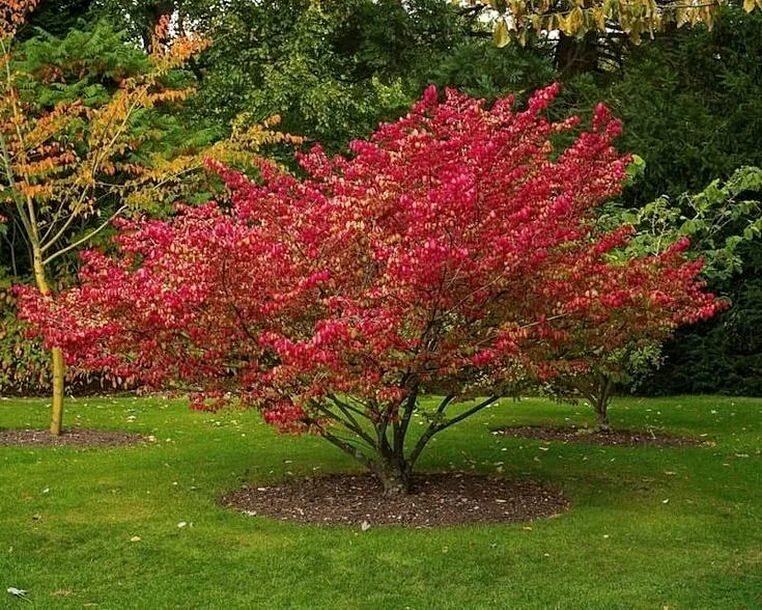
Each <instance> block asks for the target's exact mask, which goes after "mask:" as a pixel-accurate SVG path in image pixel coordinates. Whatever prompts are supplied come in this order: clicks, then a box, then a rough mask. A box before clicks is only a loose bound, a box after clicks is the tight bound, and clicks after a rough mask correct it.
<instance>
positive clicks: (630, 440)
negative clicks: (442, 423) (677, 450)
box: [494, 426, 712, 447]
mask: <svg viewBox="0 0 762 610" xmlns="http://www.w3.org/2000/svg"><path fill="white" fill-rule="evenodd" d="M494 434H498V435H502V436H513V437H516V438H531V439H535V440H539V441H561V442H563V443H569V442H572V443H589V444H591V445H602V446H605V447H644V446H645V447H699V446H702V445H711V444H712V442H711V441H710V440H708V439H706V438H695V437H690V436H675V435H672V434H666V433H664V432H658V431H652V430H642V431H640V430H616V429H614V430H610V431H608V432H600V431H597V430H592V429H590V428H576V427H573V426H564V427H554V426H507V427H505V428H498V429H497V430H495V431H494Z"/></svg>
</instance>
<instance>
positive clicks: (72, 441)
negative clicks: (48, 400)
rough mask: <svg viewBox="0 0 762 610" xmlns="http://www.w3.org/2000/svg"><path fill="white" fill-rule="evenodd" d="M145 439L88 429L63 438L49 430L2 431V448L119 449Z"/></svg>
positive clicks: (72, 431) (73, 430) (75, 430)
mask: <svg viewBox="0 0 762 610" xmlns="http://www.w3.org/2000/svg"><path fill="white" fill-rule="evenodd" d="M144 440H145V438H144V437H143V436H142V435H140V434H135V433H133V432H110V431H108V430H91V429H87V428H69V429H66V430H64V431H63V432H61V436H51V434H50V433H49V432H48V431H47V430H35V429H25V430H18V429H15V430H13V429H11V430H0V447H2V446H6V447H11V446H13V447H21V446H33V447H118V446H122V445H134V444H137V443H140V442H142V441H144Z"/></svg>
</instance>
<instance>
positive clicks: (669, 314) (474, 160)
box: [22, 85, 719, 494]
mask: <svg viewBox="0 0 762 610" xmlns="http://www.w3.org/2000/svg"><path fill="white" fill-rule="evenodd" d="M556 93H557V86H555V85H553V86H550V87H548V88H546V89H543V90H541V91H538V92H537V93H535V94H534V95H533V96H532V98H531V99H530V101H529V103H528V106H527V108H526V109H525V110H522V111H517V110H514V108H513V100H512V99H511V98H506V99H503V100H500V101H498V102H497V103H496V104H494V105H493V106H492V107H491V108H488V107H487V106H485V104H484V102H483V101H480V100H474V99H471V98H469V97H467V96H465V95H462V94H460V93H457V92H455V91H448V92H447V94H446V99H445V100H444V101H443V102H441V103H440V102H438V98H437V92H436V91H435V90H434V89H433V88H432V89H429V90H427V91H426V93H425V94H424V96H423V98H422V100H421V101H420V102H419V103H418V104H416V105H415V107H414V108H413V109H412V111H411V112H410V114H408V115H407V116H405V117H404V118H402V119H400V120H399V121H397V122H395V123H392V124H386V125H382V126H380V127H379V129H378V130H377V131H376V132H375V134H374V135H373V136H372V138H371V139H370V140H369V141H357V142H354V143H352V145H351V150H352V155H351V156H349V157H336V158H328V157H327V156H326V155H325V154H324V153H323V152H322V151H321V150H320V148H316V149H314V150H313V151H312V152H310V153H309V154H306V155H303V156H301V158H300V161H301V164H302V167H303V170H304V172H305V173H306V174H307V177H306V178H298V177H295V176H293V175H289V174H287V173H285V172H284V171H283V170H281V169H279V168H277V167H276V166H274V165H269V164H262V167H261V173H262V180H261V182H260V183H254V182H251V181H250V180H248V179H246V178H245V177H244V176H243V175H241V174H239V173H236V172H232V171H229V170H227V169H225V168H224V167H221V166H217V167H216V170H217V171H218V172H219V173H220V175H221V176H222V177H223V179H224V180H225V181H226V183H227V186H228V188H229V191H230V201H229V202H228V203H227V204H224V205H223V204H211V205H206V206H203V207H199V208H185V209H181V210H179V213H178V214H177V216H176V217H175V218H173V219H172V220H169V221H156V220H154V221H143V222H126V221H121V222H120V232H119V235H118V237H117V239H116V246H117V248H118V254H116V255H107V254H104V253H101V252H98V251H90V252H87V253H86V254H85V256H84V266H83V268H82V272H81V280H82V285H81V287H79V288H76V289H74V290H70V291H68V292H65V293H62V294H59V295H57V296H56V297H55V299H53V298H52V297H49V296H47V297H46V296H42V297H41V296H40V295H39V294H38V293H35V292H32V291H29V292H27V293H26V294H24V295H22V296H23V298H22V301H23V312H24V316H25V318H26V319H27V320H28V321H30V322H31V323H32V324H34V325H35V326H36V327H37V328H38V329H39V331H40V332H42V333H44V335H45V338H46V340H47V342H48V344H50V345H56V346H60V347H61V348H62V349H63V350H64V352H65V354H66V355H67V359H68V360H69V361H71V362H72V363H76V364H77V365H78V366H80V367H86V368H89V369H93V368H96V369H106V370H107V371H109V372H110V373H111V374H113V375H118V376H121V377H132V378H134V379H135V380H137V381H139V382H140V383H142V384H144V385H145V386H147V387H149V388H178V389H184V390H189V391H191V392H192V393H193V396H194V404H195V405H196V406H197V407H200V408H217V407H219V406H221V405H223V404H228V403H230V402H236V403H238V404H240V405H242V406H253V407H257V408H259V409H260V410H261V411H262V413H263V415H264V418H265V420H266V421H268V422H270V423H272V424H274V425H277V426H278V427H279V428H281V429H282V430H286V431H290V432H312V433H315V434H317V435H319V436H322V437H323V438H324V439H326V440H327V441H328V442H330V443H332V444H333V445H335V446H336V447H338V448H339V449H341V450H342V451H344V452H346V453H347V454H349V455H351V456H352V457H354V458H355V459H357V460H358V461H359V462H361V463H362V464H363V465H364V466H365V467H367V468H368V469H369V470H371V471H372V472H373V473H375V474H376V475H377V476H378V478H379V479H380V481H381V482H382V483H383V485H384V488H385V490H386V492H387V493H390V494H391V493H399V492H406V491H407V490H409V489H410V485H411V476H412V471H413V468H414V466H415V464H416V463H417V462H418V459H419V457H420V455H421V452H422V451H423V450H424V448H425V447H426V446H427V443H428V442H429V441H430V440H431V438H432V437H433V436H434V435H436V434H437V433H439V432H441V431H443V430H446V429H448V428H450V427H451V426H453V425H455V424H457V423H459V422H461V421H463V420H464V419H466V418H468V417H470V416H472V415H474V414H476V413H478V412H479V411H481V410H482V409H485V408H487V407H488V406H489V405H491V404H493V403H496V402H497V401H498V400H499V398H500V397H502V396H505V395H506V394H509V393H511V392H512V391H513V390H514V388H516V387H517V384H520V383H522V382H525V381H527V380H530V381H533V382H537V381H548V380H550V379H553V378H554V377H556V376H557V375H560V374H568V373H569V372H571V371H584V370H586V369H587V368H588V367H589V365H590V363H591V362H594V360H595V357H596V354H597V353H598V352H599V351H600V350H613V349H617V348H619V347H621V346H622V345H623V344H624V343H625V342H626V341H627V340H628V333H627V332H619V331H618V330H617V331H614V332H609V331H608V329H610V328H613V326H612V325H615V324H617V321H619V320H626V321H627V323H628V324H638V325H640V326H644V327H649V326H652V327H658V328H660V329H666V330H667V331H671V330H672V329H673V328H675V327H676V326H677V325H679V324H681V323H685V322H691V321H693V320H697V319H700V318H705V317H708V316H711V315H712V314H713V313H714V311H715V310H716V309H717V308H718V306H719V304H718V302H717V301H716V300H715V298H714V297H713V296H712V295H709V294H706V293H704V292H702V285H701V283H700V282H699V281H698V280H697V279H696V277H697V273H698V271H699V267H698V265H697V264H696V263H692V262H687V261H685V260H684V259H683V258H682V256H681V254H680V250H681V248H682V247H683V246H682V245H678V246H675V247H673V248H671V249H670V250H669V251H667V252H665V253H663V254H661V255H658V256H649V257H643V258H633V259H628V260H626V261H615V260H613V259H611V258H610V257H609V256H608V254H609V253H610V252H611V251H612V250H614V249H616V248H618V247H619V246H621V245H622V244H624V243H625V242H626V240H627V236H628V233H629V230H628V229H627V228H622V229H619V230H617V231H615V232H613V233H607V234H599V233H598V232H597V230H596V228H595V226H596V223H595V212H596V207H597V206H598V205H599V204H601V203H602V202H603V201H605V200H606V199H608V198H610V197H611V196H613V195H616V194H617V193H619V191H620V189H621V188H622V184H623V182H624V180H625V177H626V171H625V170H626V167H627V165H628V163H629V158H628V157H626V156H621V155H619V154H617V152H616V151H615V149H614V148H613V147H612V140H613V138H615V137H616V136H617V134H618V133H619V131H620V124H619V123H618V122H617V121H616V120H613V119H612V118H611V117H610V116H609V113H608V112H607V110H606V109H605V108H604V107H599V108H598V110H597V111H596V113H595V117H594V120H593V124H592V128H591V129H590V130H589V131H587V132H584V133H582V134H581V135H579V136H578V137H577V138H576V141H574V143H573V144H571V145H570V146H568V147H567V148H565V149H564V150H554V145H553V142H554V141H555V140H558V138H557V137H556V136H557V135H558V134H562V133H564V132H569V131H570V130H572V129H573V128H574V127H575V126H576V125H577V123H578V121H577V119H576V118H570V119H567V120H565V121H563V122H560V123H556V122H551V121H549V120H548V119H547V118H545V116H544V111H545V109H546V107H547V106H548V104H550V102H551V101H552V100H553V98H554V96H555V95H556ZM432 388H437V389H438V390H443V391H444V392H446V395H445V396H444V397H443V398H442V399H441V400H440V401H438V404H436V405H435V406H433V407H430V406H429V405H430V404H431V403H430V402H429V401H422V399H421V398H422V396H423V395H424V394H425V393H426V392H429V391H431V390H432ZM477 396H478V397H483V398H481V399H478V400H474V397H477ZM414 418H416V420H417V421H418V422H419V425H416V426H413V428H414V429H415V430H416V431H415V433H413V434H411V433H410V431H411V423H412V422H413V421H414ZM421 425H422V427H421Z"/></svg>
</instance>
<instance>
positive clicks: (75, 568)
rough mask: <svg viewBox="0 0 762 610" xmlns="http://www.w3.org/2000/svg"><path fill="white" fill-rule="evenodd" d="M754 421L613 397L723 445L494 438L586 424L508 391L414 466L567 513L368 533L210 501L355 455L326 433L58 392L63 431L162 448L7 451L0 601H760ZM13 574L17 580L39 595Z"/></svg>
mask: <svg viewBox="0 0 762 610" xmlns="http://www.w3.org/2000/svg"><path fill="white" fill-rule="evenodd" d="M45 405H46V403H45V401H44V400H32V399H29V400H16V399H12V400H0V427H22V426H39V427H44V426H45V425H46V421H47V410H46V406H45ZM761 416H762V400H753V399H743V398H722V397H673V398H665V399H659V400H656V399H649V400H646V399H624V398H623V399H618V400H617V402H616V406H615V407H614V408H613V409H612V418H613V423H614V425H617V426H620V427H630V428H643V427H645V426H657V427H663V428H665V429H666V430H669V431H671V432H677V433H685V434H692V435H701V434H706V435H708V436H709V437H711V438H713V439H715V440H716V445H715V446H714V447H692V448H681V449H667V448H664V449H661V448H638V449H628V448H617V447H610V448H607V447H596V446H589V445H583V444H575V445H571V444H569V445H562V444H548V443H541V442H537V441H529V440H522V439H513V438H505V437H498V436H494V435H492V434H490V429H491V428H493V427H496V426H499V425H506V424H510V423H542V422H552V423H563V422H566V423H571V422H578V423H581V422H584V421H588V420H590V419H591V413H589V412H588V410H587V409H586V408H585V407H583V406H575V407H571V406H568V405H566V406H565V405H556V404H553V403H550V402H548V401H544V400H535V399H531V400H523V401H521V402H518V403H514V402H512V401H508V400H506V401H503V404H502V405H500V406H498V407H496V408H493V409H491V410H489V411H487V412H485V413H484V414H481V415H480V416H478V417H477V418H474V419H473V420H470V421H467V422H465V423H464V424H463V425H461V426H460V427H456V428H455V429H453V430H451V431H448V432H446V433H444V434H442V435H441V437H440V438H438V439H437V440H435V441H434V442H433V443H432V445H431V449H430V450H429V451H428V454H426V455H425V456H424V458H423V460H422V464H421V466H422V468H424V469H429V470H435V469H447V468H455V469H460V470H471V469H475V470H479V471H485V472H492V473H495V472H496V471H500V472H502V474H503V475H504V476H509V477H528V478H533V479H539V480H543V481H546V482H548V483H549V484H553V485H558V486H560V487H562V488H563V489H564V491H565V492H566V494H567V495H568V496H569V497H570V498H571V500H572V502H573V506H572V509H571V510H570V511H569V512H568V513H565V514H564V515H562V516H561V517H558V518H555V519H549V520H544V521H537V522H534V523H531V524H512V525H498V526H495V525H490V526H476V527H474V526H467V527H466V526H461V527H451V528H442V529H434V530H404V529H399V528H395V527H371V529H369V530H368V531H366V532H361V531H360V530H359V529H354V528H348V527H325V528H320V527H315V526H305V525H296V524H290V523H281V522H278V521H274V520H271V519H267V518H264V517H246V516H243V515H240V514H237V513H235V512H232V511H228V510H225V509H222V508H220V507H219V506H218V504H217V499H218V497H219V496H220V495H221V494H222V493H223V492H225V491H226V490H229V489H232V488H235V487H237V486H239V485H241V484H242V483H244V482H257V483H266V482H270V481H276V480H279V479H282V478H283V477H289V476H301V475H305V474H312V473H313V472H335V471H344V470H350V469H354V468H355V466H354V464H353V463H351V462H350V461H349V460H348V458H345V457H344V456H343V455H341V454H340V453H338V452H337V451H336V450H335V449H333V448H332V447H330V446H328V445H327V444H324V443H323V442H321V441H320V440H319V439H315V438H295V437H284V436H279V435H277V434H276V433H274V432H273V431H272V430H271V429H269V428H268V427H266V426H264V425H263V424H261V423H260V422H259V419H258V416H257V414H256V413H253V412H224V413H217V414H206V413H197V412H191V411H188V410H187V409H186V408H185V405H184V404H183V403H182V402H181V401H167V400H163V399H161V398H149V399H146V398H118V399H111V398H99V399H82V400H76V401H69V403H68V413H67V417H68V423H69V425H74V424H76V425H81V426H87V427H101V428H107V429H120V430H129V431H135V432H140V433H143V434H145V435H153V436H155V437H156V441H155V442H153V443H150V444H148V445H145V446H134V447H123V448H113V449H88V450H81V449H80V450H77V449H73V448H55V449H54V448H31V447H26V448H15V447H14V448H11V447H0V607H5V606H6V605H7V606H8V607H14V606H18V607H25V608H26V607H28V608H82V607H91V608H120V609H121V608H136V609H141V610H149V609H150V610H153V609H161V608H326V609H343V608H346V609H362V608H374V609H375V608H390V609H405V608H410V609H416V610H417V609H424V608H430V609H446V608H454V609H455V608H457V609H462V608H501V609H504V608H574V609H577V608H606V609H608V608H655V609H659V610H661V609H664V608H669V609H670V610H677V609H680V608H690V609H694V608H707V609H709V608H711V609H719V608H762V454H761V448H762V426H760V422H762V417H761ZM182 521H185V522H186V523H188V524H189V525H187V526H186V527H183V528H178V523H179V522H182ZM191 524H192V525H191ZM135 536H138V537H140V541H138V542H131V538H133V537H135ZM9 586H15V587H19V588H23V589H28V590H29V591H30V593H29V600H30V601H31V603H26V602H23V601H17V600H15V599H12V598H11V596H10V595H7V594H6V593H5V589H6V587H9Z"/></svg>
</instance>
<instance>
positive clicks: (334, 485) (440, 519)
mask: <svg viewBox="0 0 762 610" xmlns="http://www.w3.org/2000/svg"><path fill="white" fill-rule="evenodd" d="M222 503H223V504H224V505H225V506H227V507H230V508H235V509H237V510H239V511H241V512H243V513H244V514H247V515H265V516H268V517H274V518H276V519H282V520H285V521H296V522H299V523H313V524H325V525H359V526H360V527H361V528H362V529H363V530H365V529H367V528H368V527H372V526H375V525H403V526H406V527H417V528H422V527H432V526H438V525H460V524H466V523H505V522H514V521H530V520H532V519H537V518H541V517H553V516H557V515H558V514H560V513H561V512H563V511H565V510H567V509H568V508H569V501H568V500H567V499H566V498H565V497H564V495H563V493H561V492H560V491H559V490H556V489H551V488H548V487H544V486H542V485H540V484H539V483H533V482H529V481H520V482H518V481H509V480H506V479H502V478H490V477H487V476H481V475H473V474H462V473H440V474H422V475H419V476H418V478H417V479H416V480H415V485H414V489H413V492H412V493H410V494H408V495H400V496H384V495H383V493H382V489H381V486H380V485H379V483H378V482H377V480H376V479H375V478H374V477H373V476H372V475H369V474H363V475H333V476H319V477H314V478H307V479H297V480H294V481H290V482H287V483H284V484H282V485H277V486H271V487H244V488H243V489H240V490H238V491H234V492H231V493H229V494H227V495H226V496H224V497H223V498H222Z"/></svg>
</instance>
